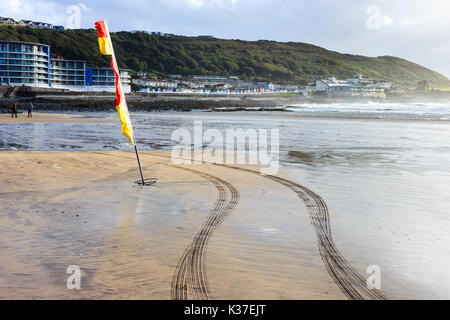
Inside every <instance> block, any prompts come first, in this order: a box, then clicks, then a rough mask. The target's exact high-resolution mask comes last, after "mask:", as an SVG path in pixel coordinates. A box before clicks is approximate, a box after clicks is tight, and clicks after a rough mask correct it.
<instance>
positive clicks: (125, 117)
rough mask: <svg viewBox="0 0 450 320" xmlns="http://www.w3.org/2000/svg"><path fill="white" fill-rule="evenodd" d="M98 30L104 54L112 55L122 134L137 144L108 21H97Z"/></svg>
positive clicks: (116, 102) (99, 41)
mask: <svg viewBox="0 0 450 320" xmlns="http://www.w3.org/2000/svg"><path fill="white" fill-rule="evenodd" d="M95 27H96V28H97V32H98V44H99V47H100V52H101V53H102V54H104V55H110V56H111V68H112V70H113V71H114V75H115V78H116V82H115V85H116V101H115V106H116V109H117V113H118V114H119V119H120V122H121V123H122V134H123V135H124V136H125V137H127V138H128V139H129V140H130V141H131V143H132V144H133V145H135V141H134V134H133V126H132V125H131V119H130V114H129V112H128V106H127V101H126V99H125V94H124V93H123V88H122V83H121V81H120V73H119V68H118V67H117V61H116V56H115V54H114V50H113V46H112V42H111V37H110V35H109V31H108V26H107V24H106V21H104V20H101V21H97V22H96V23H95Z"/></svg>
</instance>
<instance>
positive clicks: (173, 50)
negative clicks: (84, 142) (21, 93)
mask: <svg viewBox="0 0 450 320" xmlns="http://www.w3.org/2000/svg"><path fill="white" fill-rule="evenodd" d="M111 36H112V39H113V42H114V48H115V51H116V55H117V58H118V63H119V66H120V67H121V68H129V69H131V70H134V71H144V72H151V73H154V74H174V73H175V74H182V75H189V74H204V75H236V76H239V77H241V78H243V79H252V80H260V81H264V80H267V81H274V82H281V83H300V84H301V83H306V82H307V81H311V80H315V79H318V78H323V77H326V76H328V75H334V76H336V77H337V78H347V77H350V76H352V75H353V74H357V73H360V74H363V75H364V76H365V77H369V78H373V79H376V80H388V81H391V82H392V83H393V84H395V85H396V86H402V87H404V86H409V87H414V86H415V85H416V84H417V81H419V80H428V81H429V82H430V84H431V85H432V86H434V87H448V86H449V83H448V80H447V78H446V77H444V76H443V75H441V74H439V73H437V72H434V71H432V70H429V69H427V68H424V67H422V66H420V65H417V64H415V63H412V62H409V61H407V60H404V59H400V58H395V57H389V56H384V57H377V58H371V57H364V56H358V55H349V54H340V53H338V52H333V51H328V50H326V49H323V48H320V47H317V46H313V45H310V44H305V43H294V42H289V43H280V42H275V41H253V42H250V41H241V40H221V39H214V38H212V39H208V38H206V39H204V38H193V37H183V36H176V37H170V38H169V37H158V36H153V35H149V34H147V33H144V32H117V33H113V34H112V35H111ZM0 39H1V40H16V41H29V42H39V43H45V44H49V45H50V46H51V51H52V53H54V54H57V55H60V56H63V57H64V58H66V59H84V60H87V61H88V63H89V64H90V65H94V66H95V65H96V66H106V65H108V60H107V57H105V56H101V55H100V54H99V52H98V44H97V34H96V31H95V30H94V29H81V30H66V31H52V30H38V29H32V28H22V27H14V26H6V25H0Z"/></svg>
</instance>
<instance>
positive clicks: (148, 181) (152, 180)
mask: <svg viewBox="0 0 450 320" xmlns="http://www.w3.org/2000/svg"><path fill="white" fill-rule="evenodd" d="M157 182H158V179H157V178H150V179H144V182H142V180H138V181H135V182H134V183H136V184H138V185H140V186H144V187H148V186H152V185H154V184H155V183H157Z"/></svg>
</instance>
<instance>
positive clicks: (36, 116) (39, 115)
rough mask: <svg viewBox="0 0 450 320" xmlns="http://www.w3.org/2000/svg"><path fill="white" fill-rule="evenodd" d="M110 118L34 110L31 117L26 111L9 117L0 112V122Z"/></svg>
mask: <svg viewBox="0 0 450 320" xmlns="http://www.w3.org/2000/svg"><path fill="white" fill-rule="evenodd" d="M111 121H112V120H111V119H101V118H87V117H83V116H80V115H79V114H77V115H75V114H73V115H72V114H68V113H43V112H35V113H33V117H32V118H28V113H26V112H24V113H19V114H18V115H17V118H11V114H10V113H0V123H37V122H111Z"/></svg>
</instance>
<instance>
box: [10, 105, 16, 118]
mask: <svg viewBox="0 0 450 320" xmlns="http://www.w3.org/2000/svg"><path fill="white" fill-rule="evenodd" d="M14 115H16V118H17V104H15V103H14V104H13V106H12V108H11V118H14Z"/></svg>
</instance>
